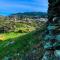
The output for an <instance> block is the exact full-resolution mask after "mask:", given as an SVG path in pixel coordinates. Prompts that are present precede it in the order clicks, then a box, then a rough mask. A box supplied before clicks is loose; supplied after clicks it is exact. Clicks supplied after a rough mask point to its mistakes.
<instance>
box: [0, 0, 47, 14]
mask: <svg viewBox="0 0 60 60" xmlns="http://www.w3.org/2000/svg"><path fill="white" fill-rule="evenodd" d="M47 8H48V1H47V0H0V15H1V14H2V15H9V14H11V13H17V12H35V11H37V12H39V11H42V12H47Z"/></svg>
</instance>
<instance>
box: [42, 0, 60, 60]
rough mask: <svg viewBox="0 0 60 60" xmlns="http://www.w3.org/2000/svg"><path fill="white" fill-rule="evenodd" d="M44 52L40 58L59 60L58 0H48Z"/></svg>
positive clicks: (59, 16)
mask: <svg viewBox="0 0 60 60" xmlns="http://www.w3.org/2000/svg"><path fill="white" fill-rule="evenodd" d="M48 2H49V4H48V6H49V8H48V24H47V32H46V36H45V41H46V44H45V46H44V48H45V49H46V52H45V54H44V57H43V59H42V60H60V0H48Z"/></svg>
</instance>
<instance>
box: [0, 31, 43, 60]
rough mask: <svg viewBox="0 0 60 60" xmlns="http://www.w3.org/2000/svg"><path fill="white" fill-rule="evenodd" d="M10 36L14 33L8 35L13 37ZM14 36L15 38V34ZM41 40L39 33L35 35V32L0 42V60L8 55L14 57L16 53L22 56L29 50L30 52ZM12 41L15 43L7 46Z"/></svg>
mask: <svg viewBox="0 0 60 60" xmlns="http://www.w3.org/2000/svg"><path fill="white" fill-rule="evenodd" d="M11 34H14V33H10V34H9V35H10V36H13V35H11ZM6 36H7V37H8V33H7V34H6ZM14 36H16V34H15V35H14ZM8 38H10V37H8ZM41 40H42V36H41V32H40V33H39V32H38V33H37V32H35V31H33V32H30V33H27V34H22V35H20V36H19V34H18V36H17V37H14V38H10V39H7V40H4V41H3V42H0V43H1V44H0V60H1V59H2V58H3V57H4V56H8V55H9V56H11V55H12V56H14V55H15V53H16V54H17V52H19V53H20V54H24V53H26V52H28V51H29V50H31V48H32V46H33V45H35V44H37V43H39V42H40V41H41ZM13 41H14V42H15V43H14V44H9V43H10V42H13ZM5 52H6V53H5Z"/></svg>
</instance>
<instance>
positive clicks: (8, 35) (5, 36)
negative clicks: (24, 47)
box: [0, 32, 26, 40]
mask: <svg viewBox="0 0 60 60" xmlns="http://www.w3.org/2000/svg"><path fill="white" fill-rule="evenodd" d="M25 34H26V33H15V32H10V33H2V34H0V40H7V39H11V38H16V37H19V36H22V35H25Z"/></svg>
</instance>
